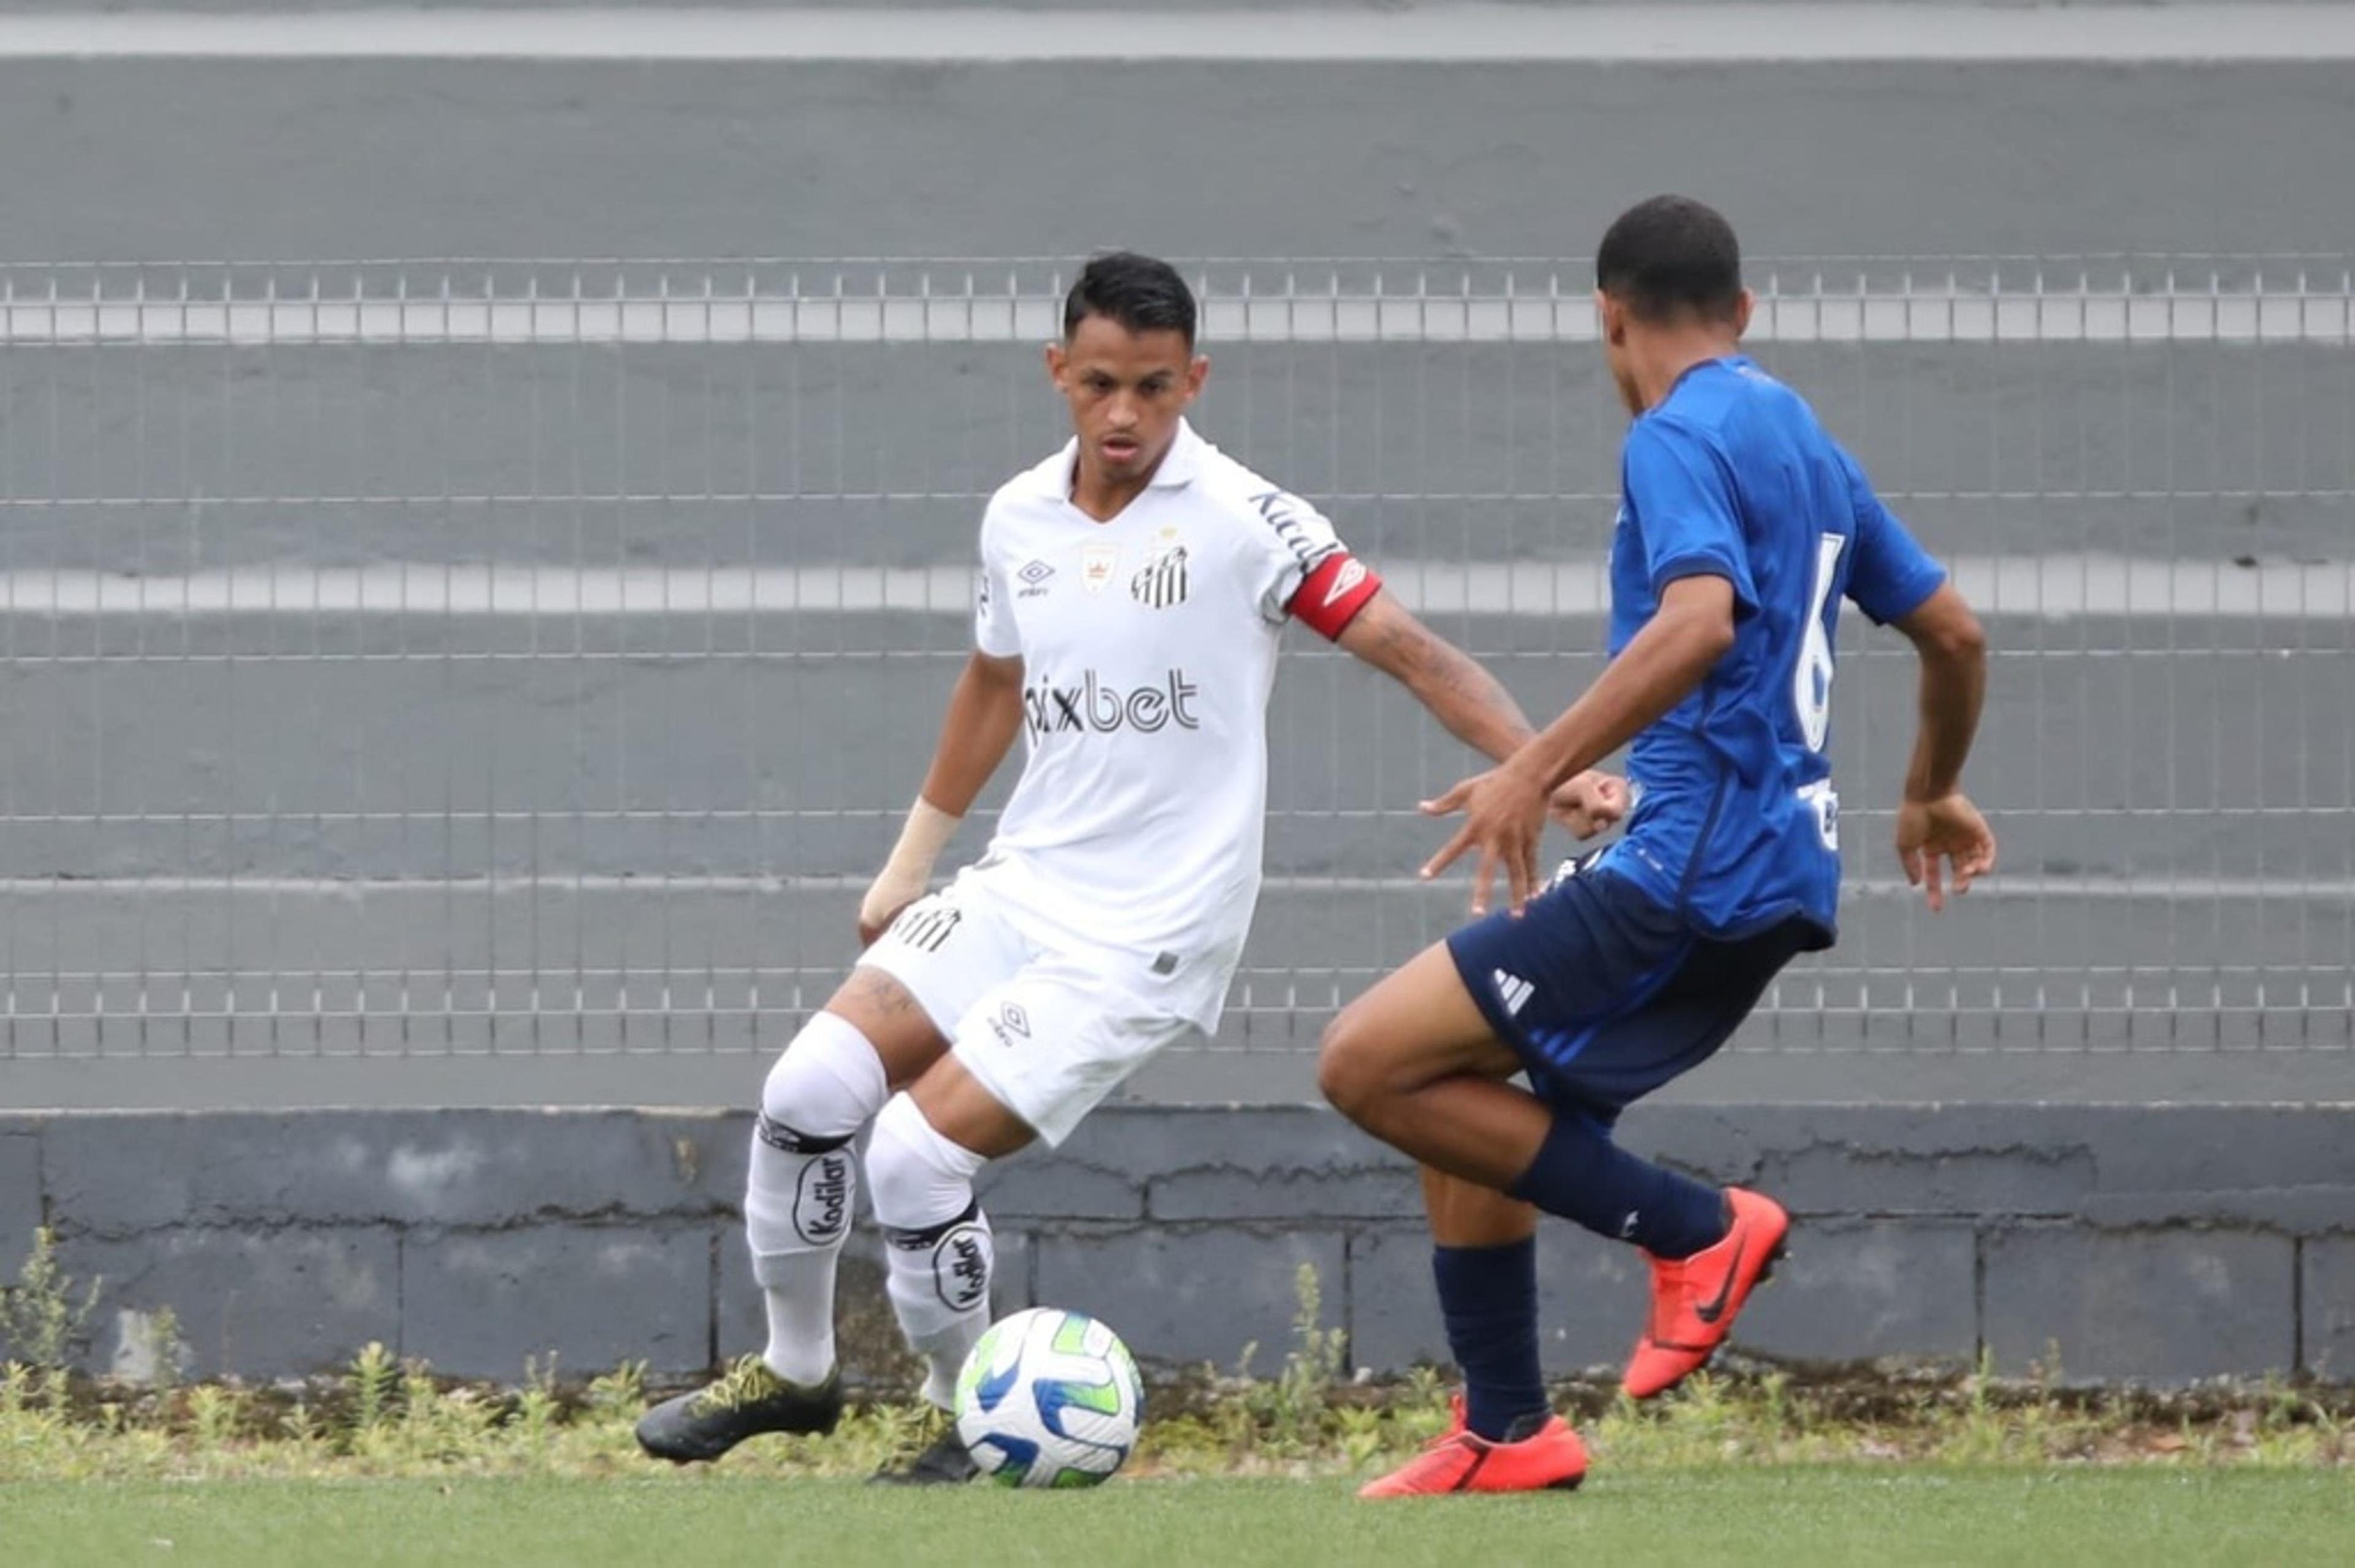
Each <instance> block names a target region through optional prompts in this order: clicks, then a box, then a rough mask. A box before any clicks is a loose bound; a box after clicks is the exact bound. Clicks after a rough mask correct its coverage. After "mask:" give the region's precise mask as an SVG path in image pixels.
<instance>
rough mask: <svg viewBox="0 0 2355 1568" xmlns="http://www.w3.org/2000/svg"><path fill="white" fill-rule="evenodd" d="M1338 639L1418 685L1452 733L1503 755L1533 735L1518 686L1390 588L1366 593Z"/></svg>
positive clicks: (1495, 756)
mask: <svg viewBox="0 0 2355 1568" xmlns="http://www.w3.org/2000/svg"><path fill="white" fill-rule="evenodd" d="M1337 640H1338V641H1339V643H1340V645H1341V646H1342V647H1344V648H1346V649H1348V651H1349V652H1350V653H1351V654H1354V655H1355V656H1358V657H1359V658H1360V659H1363V660H1364V661H1365V662H1366V663H1368V664H1369V665H1371V666H1373V667H1375V668H1376V669H1378V670H1380V671H1381V672H1382V673H1383V674H1384V675H1387V676H1389V677H1391V679H1393V680H1395V681H1397V682H1398V683H1399V684H1400V685H1401V686H1403V687H1405V688H1407V689H1408V690H1409V691H1411V692H1412V693H1414V698H1415V700H1416V701H1418V702H1420V703H1422V704H1423V707H1424V708H1425V709H1429V710H1430V713H1431V716H1432V717H1433V719H1436V720H1439V721H1440V723H1442V724H1444V725H1445V726H1446V728H1447V732H1448V733H1449V734H1451V735H1453V736H1455V738H1456V739H1457V740H1459V741H1463V742H1464V743H1465V745H1467V746H1470V747H1472V748H1473V749H1475V750H1476V751H1478V752H1481V753H1482V754H1483V755H1485V756H1487V757H1488V758H1490V759H1492V760H1493V761H1496V762H1499V763H1501V762H1503V761H1504V760H1505V759H1506V758H1507V757H1509V756H1511V755H1512V754H1513V753H1514V752H1517V751H1518V750H1519V749H1520V748H1521V745H1522V744H1523V742H1525V741H1528V740H1529V735H1530V733H1531V731H1530V729H1529V720H1528V719H1527V718H1525V717H1523V715H1522V713H1521V709H1520V704H1518V703H1517V702H1515V701H1514V700H1513V697H1512V693H1510V692H1508V691H1507V690H1506V689H1505V688H1504V687H1503V686H1502V685H1501V684H1500V683H1499V682H1498V681H1497V677H1495V676H1493V675H1490V674H1489V673H1488V672H1487V669H1485V668H1484V667H1482V666H1481V665H1480V663H1479V661H1478V660H1476V659H1475V658H1474V657H1472V656H1471V655H1469V654H1467V653H1465V651H1464V650H1463V649H1461V648H1459V647H1457V646H1456V645H1455V644H1453V643H1451V642H1449V641H1448V640H1447V639H1446V638H1444V637H1443V636H1441V635H1439V634H1438V633H1436V632H1434V631H1433V630H1432V629H1431V628H1430V627H1428V626H1426V625H1424V624H1423V623H1422V622H1421V621H1418V620H1416V619H1415V618H1414V614H1413V613H1412V611H1410V610H1408V609H1407V608H1406V606H1405V605H1403V604H1401V603H1399V602H1398V601H1397V600H1396V599H1395V598H1393V597H1391V595H1390V594H1389V593H1388V592H1382V593H1377V594H1375V595H1374V596H1373V598H1371V599H1369V600H1368V601H1367V602H1366V607H1365V608H1364V609H1363V610H1360V611H1359V612H1358V615H1357V618H1356V619H1355V620H1353V621H1351V622H1350V623H1349V624H1348V625H1347V626H1345V627H1343V628H1342V630H1341V635H1340V637H1339V638H1338V639H1337Z"/></svg>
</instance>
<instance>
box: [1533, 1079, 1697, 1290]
mask: <svg viewBox="0 0 2355 1568" xmlns="http://www.w3.org/2000/svg"><path fill="white" fill-rule="evenodd" d="M1512 1194H1513V1196H1514V1197H1516V1198H1519V1199H1523V1200H1527V1201H1529V1202H1531V1203H1534V1204H1536V1205H1537V1206H1538V1207H1539V1208H1540V1209H1542V1210H1544V1211H1546V1212H1547V1213H1549V1214H1559V1215H1561V1217H1562V1218H1563V1219H1565V1220H1568V1221H1572V1223H1574V1224H1579V1225H1583V1226H1585V1227H1586V1228H1587V1229H1588V1230H1590V1231H1592V1232H1594V1233H1595V1234H1596V1235H1598V1236H1609V1237H1610V1238H1612V1239H1613V1240H1614V1241H1620V1242H1633V1243H1636V1245H1637V1246H1639V1247H1641V1248H1643V1249H1644V1250H1645V1251H1646V1252H1647V1253H1651V1254H1652V1255H1653V1256H1654V1257H1660V1258H1689V1257H1690V1256H1692V1255H1693V1253H1697V1252H1700V1250H1701V1249H1702V1248H1703V1247H1708V1246H1713V1245H1715V1244H1716V1243H1718V1242H1720V1241H1721V1240H1722V1239H1723V1238H1724V1236H1725V1195H1724V1194H1723V1193H1721V1192H1719V1191H1718V1190H1717V1189H1714V1188H1710V1187H1704V1186H1702V1185H1701V1184H1700V1182H1698V1181H1695V1180H1693V1179H1691V1178H1690V1177H1687V1176H1678V1174H1677V1173H1676V1172H1675V1171H1673V1170H1663V1169H1662V1168H1660V1167H1658V1166H1657V1165H1654V1164H1652V1163H1651V1162H1650V1161H1648V1160H1642V1159H1637V1158H1636V1157H1635V1156H1634V1155H1632V1154H1629V1153H1628V1152H1627V1151H1626V1150H1625V1149H1623V1148H1621V1147H1619V1146H1618V1145H1617V1144H1614V1143H1613V1142H1612V1141H1611V1135H1610V1134H1608V1133H1606V1132H1604V1130H1602V1129H1601V1128H1600V1127H1598V1126H1596V1125H1594V1124H1593V1123H1592V1122H1590V1121H1587V1120H1586V1119H1585V1118H1583V1117H1582V1116H1577V1115H1565V1114H1561V1113H1557V1114H1556V1115H1555V1116H1554V1119H1553V1130H1552V1131H1551V1132H1550V1133H1548V1134H1546V1140H1545V1142H1544V1143H1543V1144H1541V1145H1540V1146H1539V1148H1538V1157H1537V1158H1536V1159H1534V1160H1532V1161H1530V1162H1529V1169H1527V1170H1525V1171H1523V1172H1521V1179H1519V1180H1518V1181H1516V1182H1515V1183H1513V1188H1512Z"/></svg>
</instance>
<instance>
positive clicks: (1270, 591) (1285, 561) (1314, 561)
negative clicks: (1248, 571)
mask: <svg viewBox="0 0 2355 1568" xmlns="http://www.w3.org/2000/svg"><path fill="white" fill-rule="evenodd" d="M1251 504H1252V509H1253V510H1255V511H1257V512H1258V513H1259V515H1260V517H1261V518H1262V519H1263V520H1264V521H1265V522H1266V524H1267V528H1266V529H1265V530H1264V531H1263V533H1261V535H1260V536H1259V539H1258V543H1259V547H1260V549H1259V552H1258V553H1259V560H1258V562H1257V566H1258V570H1259V574H1260V575H1259V581H1258V583H1257V587H1258V590H1259V592H1258V599H1259V607H1260V614H1261V615H1262V616H1263V617H1264V618H1266V619H1267V620H1270V621H1273V622H1278V623H1281V622H1282V621H1283V620H1284V616H1285V615H1286V614H1287V613H1289V612H1290V610H1291V608H1292V601H1293V598H1294V596H1295V595H1296V594H1297V593H1299V592H1300V585H1301V584H1302V583H1304V582H1305V581H1308V579H1309V576H1310V575H1311V574H1312V573H1314V572H1315V571H1316V569H1317V568H1318V567H1320V566H1322V565H1324V564H1325V563H1326V561H1327V560H1330V559H1332V558H1333V557H1334V556H1336V555H1338V554H1340V553H1342V547H1341V539H1340V536H1339V535H1337V534H1336V533H1335V532H1334V531H1333V525H1332V524H1331V523H1329V522H1327V521H1326V520H1325V514H1324V513H1322V512H1320V511H1318V510H1317V509H1316V507H1312V506H1310V505H1309V504H1308V503H1307V502H1305V501H1304V500H1302V499H1301V498H1300V497H1299V496H1294V495H1291V494H1288V493H1287V492H1285V491H1282V490H1278V489H1276V488H1275V487H1274V486H1273V485H1269V486H1268V487H1266V488H1265V489H1263V490H1262V491H1260V492H1259V493H1257V494H1256V495H1254V496H1252V497H1251Z"/></svg>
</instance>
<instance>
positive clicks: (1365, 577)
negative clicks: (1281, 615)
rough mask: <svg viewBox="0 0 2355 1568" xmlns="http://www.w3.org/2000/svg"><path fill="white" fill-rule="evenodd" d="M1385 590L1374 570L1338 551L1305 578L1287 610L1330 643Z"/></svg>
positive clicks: (1295, 618) (1349, 555)
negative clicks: (1375, 596) (1376, 595)
mask: <svg viewBox="0 0 2355 1568" xmlns="http://www.w3.org/2000/svg"><path fill="white" fill-rule="evenodd" d="M1381 590H1382V580H1381V579H1380V577H1377V576H1376V575H1375V574H1374V569H1373V568H1372V567H1370V566H1368V565H1367V564H1366V563H1365V562H1364V561H1362V560H1359V559H1358V558H1357V557H1356V556H1354V555H1351V554H1350V553H1349V552H1348V550H1346V549H1338V550H1335V551H1334V552H1333V553H1332V554H1331V555H1328V556H1327V557H1326V558H1325V559H1324V560H1322V561H1320V562H1318V563H1317V566H1316V571H1312V572H1310V573H1309V574H1308V575H1307V576H1306V577H1305V578H1304V579H1302V581H1301V583H1300V588H1299V591H1298V592H1295V593H1294V594H1293V596H1292V603H1289V604H1286V605H1285V606H1284V609H1285V610H1286V611H1287V612H1289V613H1290V614H1291V615H1292V618H1293V619H1294V620H1295V621H1298V622H1300V623H1301V624H1303V625H1305V626H1307V627H1308V628H1310V629H1311V630H1312V631H1314V632H1316V635H1318V636H1320V637H1323V638H1324V639H1325V640H1326V641H1327V642H1328V643H1329V642H1332V641H1334V640H1336V639H1337V638H1338V637H1339V636H1340V635H1341V634H1342V633H1343V632H1344V631H1347V630H1348V625H1349V623H1350V622H1352V621H1354V620H1356V619H1357V618H1358V612H1359V611H1360V610H1362V609H1364V608H1365V607H1366V605H1367V603H1368V602H1369V601H1370V600H1371V599H1372V598H1373V596H1374V595H1375V594H1377V593H1379V592H1381Z"/></svg>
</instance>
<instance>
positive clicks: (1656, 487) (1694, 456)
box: [1620, 419, 1758, 613]
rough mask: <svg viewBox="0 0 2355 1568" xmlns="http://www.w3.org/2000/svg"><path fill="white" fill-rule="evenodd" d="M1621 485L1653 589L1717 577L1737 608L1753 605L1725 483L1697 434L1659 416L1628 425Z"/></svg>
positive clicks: (1753, 590)
mask: <svg viewBox="0 0 2355 1568" xmlns="http://www.w3.org/2000/svg"><path fill="white" fill-rule="evenodd" d="M1620 485H1621V488H1622V489H1623V490H1624V491H1625V495H1626V497H1627V502H1628V508H1629V510H1630V511H1631V512H1632V513H1633V514H1634V515H1635V518H1636V529H1637V531H1638V533H1639V534H1640V535H1641V536H1642V539H1643V541H1644V569H1645V571H1646V573H1647V574H1648V575H1649V576H1650V578H1651V581H1652V591H1653V592H1655V593H1657V592H1662V591H1664V590H1665V589H1667V587H1668V584H1669V583H1671V582H1674V581H1677V580H1678V579H1679V578H1684V577H1722V578H1724V579H1725V580H1726V581H1729V582H1731V583H1732V584H1733V596H1734V599H1735V601H1736V602H1737V603H1738V606H1739V608H1740V610H1741V611H1742V613H1749V612H1752V611H1755V610H1756V609H1757V608H1758V590H1757V587H1756V585H1755V583H1754V581H1753V579H1752V577H1751V575H1750V549H1749V546H1748V545H1747V543H1746V542H1745V541H1744V540H1743V539H1742V516H1741V512H1740V509H1739V508H1738V507H1737V506H1736V504H1735V501H1734V498H1733V485H1732V481H1731V480H1730V479H1729V478H1728V477H1727V475H1726V472H1725V468H1724V465H1723V464H1721V462H1720V461H1719V460H1718V456H1717V453H1715V452H1714V451H1712V450H1711V449H1710V446H1709V444H1708V443H1707V442H1706V441H1704V440H1703V439H1702V438H1701V437H1700V435H1698V434H1696V433H1694V432H1691V431H1689V430H1687V429H1685V428H1684V427H1683V426H1681V425H1677V424H1671V423H1669V422H1668V421H1665V420H1658V419H1648V420H1643V421H1638V422H1637V424H1636V428H1635V429H1633V430H1631V431H1629V432H1627V445H1626V450H1625V458H1624V460H1623V463H1622V469H1621V476H1620Z"/></svg>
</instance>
